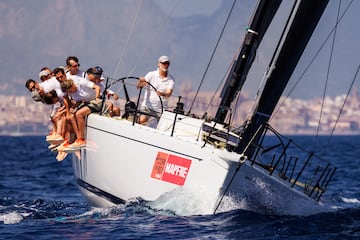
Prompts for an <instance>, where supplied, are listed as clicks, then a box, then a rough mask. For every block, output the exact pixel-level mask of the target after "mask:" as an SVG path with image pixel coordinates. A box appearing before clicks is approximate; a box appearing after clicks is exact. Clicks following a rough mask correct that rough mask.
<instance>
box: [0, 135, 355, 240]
mask: <svg viewBox="0 0 360 240" xmlns="http://www.w3.org/2000/svg"><path fill="white" fill-rule="evenodd" d="M321 138H322V139H320V140H321V141H327V139H326V137H321ZM295 141H298V142H300V144H302V145H305V147H308V148H311V147H313V144H314V137H313V136H302V137H296V138H295ZM331 143H332V145H329V146H328V147H326V145H322V149H321V151H322V152H323V153H324V154H326V156H328V158H329V161H330V162H331V163H332V164H333V165H335V166H337V167H338V170H337V172H336V173H335V176H334V178H333V181H332V183H331V184H330V186H329V188H328V190H327V192H326V193H325V194H324V195H323V196H322V202H323V203H324V204H328V205H330V206H332V209H333V210H332V211H330V212H323V213H317V214H313V215H307V216H301V215H299V216H278V215H271V214H266V213H261V212H259V211H257V209H256V210H255V209H245V208H244V209H242V208H241V204H239V205H237V206H236V208H234V206H233V205H232V204H230V203H229V208H228V209H223V210H222V211H221V212H219V213H217V214H215V215H212V214H205V215H199V214H194V215H192V214H189V215H186V216H179V215H176V214H174V213H173V212H170V211H164V210H158V209H157V208H153V207H152V206H154V205H156V206H159V205H161V204H162V202H161V201H164V198H162V199H161V200H159V202H152V203H147V202H143V201H140V200H139V201H133V202H131V203H128V204H126V205H119V206H116V207H113V208H93V207H91V206H89V205H88V203H87V202H86V200H85V199H84V198H83V196H82V195H81V194H80V191H79V189H78V188H77V186H76V182H75V178H74V176H73V172H72V166H71V161H70V159H69V158H67V159H65V160H64V161H62V162H57V161H56V159H55V154H54V153H52V152H50V151H49V150H48V149H47V144H46V142H45V137H44V136H32V137H4V136H3V137H0V171H1V172H0V239H360V192H359V189H360V170H359V164H360V137H359V136H336V137H333V138H331ZM172 197H173V196H172ZM188 197H189V198H191V196H188ZM165 198H166V196H165ZM190 206H191V205H190ZM178 208H184V209H185V208H186V210H187V212H189V211H191V209H190V210H189V206H181V205H179V206H178Z"/></svg>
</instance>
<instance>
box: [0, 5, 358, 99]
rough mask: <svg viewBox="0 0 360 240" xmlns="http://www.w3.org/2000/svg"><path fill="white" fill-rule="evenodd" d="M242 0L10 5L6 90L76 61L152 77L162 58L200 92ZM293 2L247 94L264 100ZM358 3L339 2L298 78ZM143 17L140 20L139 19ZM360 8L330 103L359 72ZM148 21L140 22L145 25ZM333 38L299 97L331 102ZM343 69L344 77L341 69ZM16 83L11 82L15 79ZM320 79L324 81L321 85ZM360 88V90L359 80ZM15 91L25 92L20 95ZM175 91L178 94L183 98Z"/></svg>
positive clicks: (337, 50) (244, 12) (4, 8)
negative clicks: (259, 93)
mask: <svg viewBox="0 0 360 240" xmlns="http://www.w3.org/2000/svg"><path fill="white" fill-rule="evenodd" d="M232 2H233V1H232V0H226V1H224V0H143V1H142V0H106V1H97V0H67V1H62V0H38V1H29V0H13V1H2V2H0V20H1V22H2V28H1V29H0V41H1V44H0V51H1V52H2V53H4V52H5V53H7V54H9V55H8V56H2V60H1V64H0V70H1V73H0V74H1V75H0V76H1V79H0V80H1V82H2V85H1V86H0V91H1V92H2V93H4V92H5V93H8V94H19V95H25V94H28V92H26V90H25V89H24V87H23V86H24V82H25V80H26V79H27V78H34V79H36V78H37V76H38V71H39V69H40V68H41V67H43V66H44V65H48V66H50V67H51V68H54V67H57V66H59V65H64V62H65V58H66V57H67V56H69V55H76V56H78V57H79V58H80V62H81V64H82V68H83V70H86V69H87V68H88V67H90V66H94V65H100V66H102V67H103V68H104V69H105V72H106V74H107V75H108V76H110V77H113V76H114V77H122V76H125V75H128V74H130V75H135V76H142V75H145V74H146V73H147V72H148V71H151V70H154V69H155V67H156V60H157V58H158V57H159V56H160V55H163V54H166V55H169V56H170V57H171V59H172V62H171V66H170V70H171V73H172V74H173V75H174V76H175V78H176V86H177V87H180V86H181V85H182V84H184V83H189V84H191V85H192V88H193V89H197V88H198V85H199V83H200V81H201V79H202V77H203V75H204V72H205V69H206V66H207V64H208V63H209V59H210V56H211V54H212V51H213V49H214V47H215V43H216V41H217V39H218V37H219V34H220V32H221V29H222V27H223V25H224V22H225V19H226V17H227V14H228V12H229V9H230V7H231V5H232ZM292 2H293V1H291V0H286V1H284V6H282V7H281V9H280V15H279V16H278V17H277V18H276V19H275V20H274V23H273V24H272V26H271V28H270V29H269V30H270V33H269V34H267V37H266V38H264V40H263V43H262V45H261V46H260V48H259V51H258V53H257V57H256V59H255V62H254V68H253V70H252V71H251V73H250V74H249V81H248V82H247V84H246V85H245V90H246V91H248V92H255V91H256V89H257V87H258V85H259V83H260V82H261V80H262V76H263V75H264V72H265V69H266V66H267V62H268V61H269V59H270V58H271V53H272V50H273V48H274V46H275V44H276V42H277V40H278V38H279V35H280V32H281V26H282V25H283V22H284V20H285V19H284V16H285V15H284V13H285V11H284V10H286V9H288V8H289V7H290V6H291V4H292ZM350 2H351V1H350V0H342V1H338V0H330V3H329V5H328V8H327V10H326V12H325V14H324V18H323V19H322V20H321V22H320V24H319V27H318V29H317V30H316V34H314V36H313V39H312V40H311V43H310V47H309V49H308V50H306V52H305V54H304V58H303V59H302V61H301V64H300V66H299V68H298V69H297V70H296V72H295V75H296V76H295V78H294V79H296V78H297V77H298V76H299V75H301V74H302V72H303V71H304V69H305V67H306V66H307V64H308V63H309V61H310V60H311V58H312V57H313V56H314V55H315V53H316V52H317V51H318V49H319V48H320V46H321V45H322V44H323V43H324V42H325V39H326V36H328V34H329V33H330V32H331V29H332V28H333V26H334V25H335V22H336V15H337V9H338V6H339V3H342V6H341V13H342V12H344V9H345V6H347V5H348V4H349V3H350ZM255 5H256V1H255V0H238V1H237V3H236V5H235V8H234V11H233V13H232V16H231V18H230V20H229V23H228V25H227V27H226V29H225V31H224V35H223V37H222V39H221V41H220V44H219V46H218V49H217V52H216V53H215V55H214V58H213V61H212V63H211V65H210V67H209V70H208V72H207V74H206V76H205V81H204V83H203V88H202V89H203V90H204V91H209V90H211V89H216V87H217V86H218V85H219V82H221V80H222V78H223V76H224V74H225V73H226V71H227V69H228V67H229V65H230V63H231V61H232V59H233V57H234V56H235V54H236V52H237V51H238V48H239V46H240V43H241V40H242V38H243V36H244V33H245V29H246V27H247V24H248V22H249V19H250V17H251V15H252V14H253V11H254V7H255ZM138 13H139V14H138ZM359 13H360V1H358V0H355V1H353V2H352V5H351V7H350V9H349V10H348V11H347V13H346V15H345V16H344V18H343V19H342V21H341V22H340V23H339V28H338V29H337V31H336V34H337V35H336V39H335V41H334V43H335V45H334V51H333V58H332V61H331V65H332V66H333V67H334V68H332V69H331V70H329V76H328V94H329V95H330V96H334V95H339V94H343V93H346V92H347V91H348V87H349V85H350V82H351V81H352V78H353V76H354V73H355V70H356V68H357V66H358V64H359V62H360V61H359V56H360V44H359V42H360V31H359V30H358V27H357V25H356V24H357V23H358V22H359V21H358V20H357V19H358V15H359ZM136 16H138V17H136ZM332 42H333V38H332V36H330V38H329V39H328V41H327V42H325V45H324V47H323V50H322V51H321V52H320V54H319V56H318V57H317V58H316V59H315V61H314V63H313V65H311V66H310V67H309V69H308V71H307V72H306V73H305V74H304V76H303V79H304V80H306V81H305V82H307V83H310V85H311V87H309V86H306V85H305V84H302V83H301V84H298V85H297V87H296V89H295V90H294V93H295V94H296V95H295V96H296V97H304V98H308V97H313V96H322V95H323V92H322V91H323V87H322V85H321V84H318V80H319V81H320V82H323V83H324V82H326V72H327V66H328V64H329V56H330V51H331V49H332ZM339 67H340V68H339ZM9 76H10V78H9ZM315 80H316V81H315ZM356 86H359V83H358V81H357V84H356ZM14 89H15V90H14ZM178 89H179V88H176V89H175V94H177V92H176V91H177V90H178Z"/></svg>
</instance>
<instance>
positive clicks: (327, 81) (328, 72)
mask: <svg viewBox="0 0 360 240" xmlns="http://www.w3.org/2000/svg"><path fill="white" fill-rule="evenodd" d="M340 8H341V0H340V1H339V7H338V11H337V15H336V23H335V30H334V35H333V38H332V43H331V51H330V56H329V63H328V67H327V71H326V78H325V84H324V91H323V96H322V100H321V108H320V113H319V114H320V115H319V121H318V124H317V129H316V135H315V136H316V137H315V139H314V145H313V148H315V146H316V144H317V141H318V139H319V132H320V125H321V118H322V115H323V110H324V104H325V97H326V92H327V87H328V83H329V75H330V68H331V63H332V60H333V55H334V47H335V39H336V33H337V27H338V21H339V15H340Z"/></svg>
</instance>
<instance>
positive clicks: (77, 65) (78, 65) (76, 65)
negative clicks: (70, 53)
mask: <svg viewBox="0 0 360 240" xmlns="http://www.w3.org/2000/svg"><path fill="white" fill-rule="evenodd" d="M70 67H74V68H75V67H80V63H79V64H75V65H70Z"/></svg>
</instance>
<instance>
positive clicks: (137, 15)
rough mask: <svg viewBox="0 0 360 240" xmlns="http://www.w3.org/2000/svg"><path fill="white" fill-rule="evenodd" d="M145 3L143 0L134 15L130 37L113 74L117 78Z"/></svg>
mask: <svg viewBox="0 0 360 240" xmlns="http://www.w3.org/2000/svg"><path fill="white" fill-rule="evenodd" d="M143 4H144V0H141V4H140V5H139V8H138V11H137V14H136V15H135V17H134V19H133V22H132V24H131V28H130V31H129V34H128V37H127V39H126V42H125V45H124V48H123V50H122V51H121V52H122V53H121V56H120V58H119V62H118V64H117V66H116V69H115V72H114V75H113V78H114V79H115V77H116V75H117V73H118V72H119V69H120V64H121V62H122V60H123V58H124V55H125V52H126V50H127V46H128V43H129V40H130V38H131V36H132V33H133V31H134V29H135V25H136V22H137V20H138V18H139V15H140V11H141V9H142V7H143Z"/></svg>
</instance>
